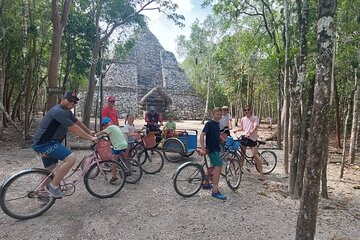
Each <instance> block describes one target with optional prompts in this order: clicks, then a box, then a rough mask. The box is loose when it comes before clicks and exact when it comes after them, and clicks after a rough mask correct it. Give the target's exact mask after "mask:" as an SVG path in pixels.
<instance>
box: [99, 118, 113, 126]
mask: <svg viewBox="0 0 360 240" xmlns="http://www.w3.org/2000/svg"><path fill="white" fill-rule="evenodd" d="M109 122H111V119H110V118H108V117H105V118H103V120H102V121H101V126H104V125H106V124H108V123H109Z"/></svg>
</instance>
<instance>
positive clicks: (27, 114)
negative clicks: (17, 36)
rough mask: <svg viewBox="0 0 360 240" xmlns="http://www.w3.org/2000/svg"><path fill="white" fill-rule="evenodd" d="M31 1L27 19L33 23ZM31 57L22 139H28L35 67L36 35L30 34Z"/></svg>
mask: <svg viewBox="0 0 360 240" xmlns="http://www.w3.org/2000/svg"><path fill="white" fill-rule="evenodd" d="M31 5H32V4H31V3H29V7H28V8H29V20H30V24H31V25H34V19H33V16H32V11H31ZM31 40H32V41H31V43H32V45H31V55H30V56H31V59H30V66H29V73H28V74H27V75H28V76H27V77H26V82H25V109H24V111H25V119H24V124H25V127H24V136H23V138H24V139H29V138H30V119H31V117H30V116H31V99H32V97H31V86H32V82H33V79H34V69H35V58H36V37H35V36H32V39H31Z"/></svg>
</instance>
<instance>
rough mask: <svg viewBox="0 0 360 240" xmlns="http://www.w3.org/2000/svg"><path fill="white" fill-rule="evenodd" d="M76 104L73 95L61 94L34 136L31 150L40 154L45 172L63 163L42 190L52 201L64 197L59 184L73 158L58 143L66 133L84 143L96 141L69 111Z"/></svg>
mask: <svg viewBox="0 0 360 240" xmlns="http://www.w3.org/2000/svg"><path fill="white" fill-rule="evenodd" d="M78 101H79V98H78V97H77V96H76V93H75V92H70V91H69V92H65V94H64V95H63V96H62V98H61V100H60V103H59V104H56V105H55V106H54V107H52V108H51V109H50V110H49V111H48V112H47V113H46V114H45V116H44V117H43V118H42V119H41V121H40V124H39V126H38V127H37V129H36V132H35V135H34V142H33V145H32V148H33V149H34V151H35V152H37V153H39V154H40V156H41V158H42V161H43V164H44V167H45V168H46V169H48V170H49V171H52V170H53V169H54V168H55V167H56V166H57V163H58V160H61V161H63V163H62V164H61V165H60V166H59V167H58V169H57V170H56V174H55V176H54V178H53V180H52V181H51V182H50V183H49V184H48V185H47V186H46V187H45V190H46V191H47V192H48V193H49V194H51V195H52V196H53V197H55V198H62V197H63V196H64V193H63V192H62V191H61V190H60V188H59V185H60V181H61V180H62V179H63V177H64V176H65V175H66V174H67V173H68V171H69V170H70V169H71V167H72V166H73V165H74V163H75V161H76V158H75V155H74V154H73V153H72V152H71V151H70V150H69V149H68V148H66V147H65V146H64V145H63V144H62V141H63V140H64V138H65V136H66V133H67V132H68V130H70V131H71V132H72V133H73V134H75V135H77V136H79V137H81V138H84V139H86V140H90V141H93V142H96V141H97V138H96V137H94V136H93V134H92V132H91V131H90V130H89V129H88V128H87V127H86V126H85V125H84V124H83V123H82V122H81V121H79V120H78V119H77V118H76V117H75V115H74V114H73V113H72V112H71V109H73V108H74V107H75V105H76V104H77V103H78Z"/></svg>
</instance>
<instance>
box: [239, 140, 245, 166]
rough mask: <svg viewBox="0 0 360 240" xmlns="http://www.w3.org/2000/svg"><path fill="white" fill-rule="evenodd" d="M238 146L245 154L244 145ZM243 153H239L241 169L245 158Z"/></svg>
mask: <svg viewBox="0 0 360 240" xmlns="http://www.w3.org/2000/svg"><path fill="white" fill-rule="evenodd" d="M240 147H241V152H242V153H243V154H246V147H245V146H242V145H241V146H240ZM243 154H240V167H241V169H243V167H244V160H245V158H244V155H243Z"/></svg>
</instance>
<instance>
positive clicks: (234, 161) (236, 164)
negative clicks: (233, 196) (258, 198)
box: [225, 154, 242, 190]
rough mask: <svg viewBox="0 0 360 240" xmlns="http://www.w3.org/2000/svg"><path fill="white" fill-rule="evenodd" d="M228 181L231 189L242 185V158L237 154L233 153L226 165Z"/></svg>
mask: <svg viewBox="0 0 360 240" xmlns="http://www.w3.org/2000/svg"><path fill="white" fill-rule="evenodd" d="M225 176H226V183H227V185H228V186H229V188H230V189H232V190H236V189H238V188H239V186H240V182H241V177H242V171H241V166H240V158H239V156H238V155H237V154H231V155H230V156H229V157H228V158H227V161H226V165H225Z"/></svg>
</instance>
